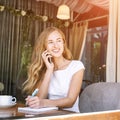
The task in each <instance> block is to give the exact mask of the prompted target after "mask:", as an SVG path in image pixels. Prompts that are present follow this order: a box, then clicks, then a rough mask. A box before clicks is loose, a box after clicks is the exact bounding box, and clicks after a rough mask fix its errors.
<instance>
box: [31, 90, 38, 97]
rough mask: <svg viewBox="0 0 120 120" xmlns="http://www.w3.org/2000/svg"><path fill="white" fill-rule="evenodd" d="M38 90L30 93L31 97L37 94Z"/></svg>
mask: <svg viewBox="0 0 120 120" xmlns="http://www.w3.org/2000/svg"><path fill="white" fill-rule="evenodd" d="M38 91H39V89H38V88H37V89H35V90H34V92H33V93H32V97H33V96H35V95H36V94H37V93H38Z"/></svg>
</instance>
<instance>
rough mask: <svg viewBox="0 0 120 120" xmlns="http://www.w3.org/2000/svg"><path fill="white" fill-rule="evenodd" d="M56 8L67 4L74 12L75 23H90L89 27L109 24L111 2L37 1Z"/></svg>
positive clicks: (102, 0)
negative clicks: (85, 21)
mask: <svg viewBox="0 0 120 120" xmlns="http://www.w3.org/2000/svg"><path fill="white" fill-rule="evenodd" d="M36 1H38V2H39V1H45V2H47V3H50V4H54V5H55V6H59V5H61V4H66V5H68V6H69V8H70V10H71V12H73V13H74V14H73V21H74V22H80V21H84V20H88V21H89V27H90V28H91V27H95V26H101V25H106V24H108V15H109V0H36Z"/></svg>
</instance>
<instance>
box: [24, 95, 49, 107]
mask: <svg viewBox="0 0 120 120" xmlns="http://www.w3.org/2000/svg"><path fill="white" fill-rule="evenodd" d="M25 100H26V105H28V106H29V107H31V108H41V107H47V105H46V104H45V103H46V102H45V99H40V98H39V97H38V96H35V97H31V96H28V97H27V98H26V99H25Z"/></svg>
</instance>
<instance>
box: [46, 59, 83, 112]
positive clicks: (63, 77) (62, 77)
mask: <svg viewBox="0 0 120 120" xmlns="http://www.w3.org/2000/svg"><path fill="white" fill-rule="evenodd" d="M80 69H85V68H84V65H83V64H82V62H81V61H77V60H72V61H71V63H70V64H69V65H68V67H67V68H66V69H64V70H57V71H54V72H53V75H52V77H51V81H50V85H49V90H48V98H49V99H59V98H64V97H66V96H67V94H68V90H69V85H70V82H71V80H72V76H73V75H74V73H76V72H77V71H79V70H80ZM78 104H79V96H78V97H77V100H76V102H75V103H74V105H73V107H71V108H64V109H65V110H69V111H74V112H80V111H79V106H78Z"/></svg>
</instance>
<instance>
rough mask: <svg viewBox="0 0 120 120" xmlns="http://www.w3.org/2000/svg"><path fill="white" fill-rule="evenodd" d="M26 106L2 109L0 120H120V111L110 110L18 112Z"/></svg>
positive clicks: (17, 105) (20, 105)
mask: <svg viewBox="0 0 120 120" xmlns="http://www.w3.org/2000/svg"><path fill="white" fill-rule="evenodd" d="M23 106H24V104H20V103H19V104H16V105H15V106H13V107H10V108H0V120H2V119H3V120H4V119H5V120H6V119H7V120H9V119H12V120H13V119H14V120H15V119H19V120H20V119H22V120H26V119H27V118H29V120H33V118H34V120H120V110H109V111H101V112H92V113H74V112H70V111H65V110H51V111H47V112H45V113H41V114H40V113H39V114H25V113H20V112H18V107H23Z"/></svg>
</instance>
